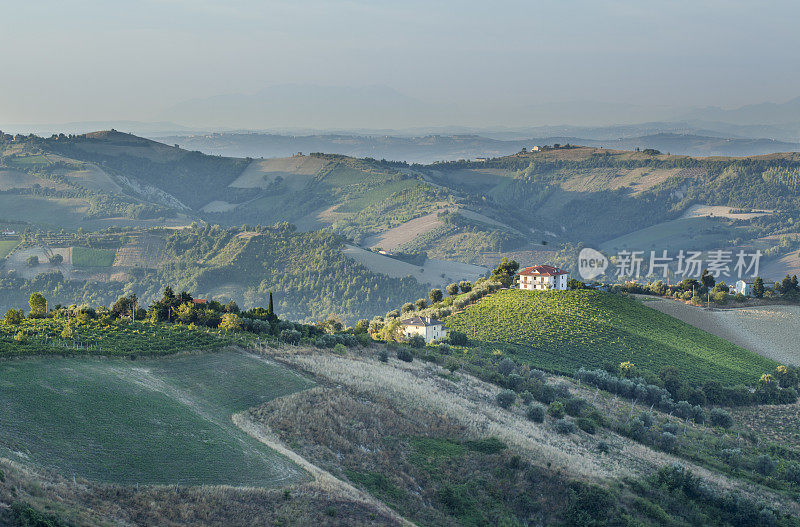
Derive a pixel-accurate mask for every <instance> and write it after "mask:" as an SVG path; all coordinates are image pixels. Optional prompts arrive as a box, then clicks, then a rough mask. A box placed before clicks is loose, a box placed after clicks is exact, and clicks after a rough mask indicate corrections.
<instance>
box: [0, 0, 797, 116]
mask: <svg viewBox="0 0 800 527" xmlns="http://www.w3.org/2000/svg"><path fill="white" fill-rule="evenodd" d="M798 20H800V2H797V1H792V0H787V1H764V2H752V1H749V2H744V1H735V0H734V1H702V0H687V1H683V0H680V1H678V0H676V1H658V2H656V1H646V2H643V1H642V0H625V1H601V0H553V1H543V2H534V1H497V0H495V1H486V0H481V1H472V0H466V1H460V2H455V1H436V0H425V1H422V0H419V1H418V0H393V1H389V0H363V1H362V0H350V1H322V0H308V1H304V0H291V1H248V0H227V1H224V2H223V1H220V2H212V1H207V0H142V1H132V0H131V1H125V0H114V1H108V0H104V1H93V0H73V1H71V2H64V1H61V0H28V1H13V2H12V1H5V0H3V1H0V46H1V47H2V52H0V123H25V122H28V123H36V122H63V121H77V120H111V119H134V120H157V119H160V118H161V117H163V115H164V113H163V112H164V109H165V108H168V107H170V106H171V105H173V104H176V103H179V102H181V101H185V100H187V99H194V98H204V97H209V96H214V95H219V94H229V93H245V94H247V93H254V92H256V91H258V90H259V89H261V88H264V87H266V86H271V85H280V84H287V83H299V84H317V85H332V86H365V85H385V86H389V87H391V88H394V89H396V90H398V91H399V92H401V93H403V94H405V95H408V96H410V97H413V98H416V99H420V100H422V101H425V102H434V103H435V102H444V101H447V102H452V101H460V102H462V103H465V104H466V103H469V104H474V105H476V106H477V107H481V108H483V107H486V108H487V109H490V108H491V106H492V105H516V104H533V103H547V102H565V101H604V102H614V103H636V104H644V105H665V106H692V105H719V106H726V107H730V106H738V105H742V104H748V103H757V102H763V101H775V102H783V101H785V100H788V99H791V98H793V97H796V96H798V95H800V53H798V49H800V36H799V35H800V31H798V26H797V24H798ZM487 111H488V110H487ZM215 124H221V123H215ZM297 124H298V125H303V124H304V123H297ZM386 125H387V126H391V123H387V124H386Z"/></svg>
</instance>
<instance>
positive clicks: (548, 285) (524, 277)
mask: <svg viewBox="0 0 800 527" xmlns="http://www.w3.org/2000/svg"><path fill="white" fill-rule="evenodd" d="M567 282H569V273H568V272H567V271H564V270H562V269H559V268H558V267H553V266H550V265H534V266H533V267H526V268H525V269H523V270H522V271H520V272H519V288H520V289H526V290H529V291H533V290H539V291H543V290H544V291H547V290H550V289H556V290H559V291H564V290H566V289H567Z"/></svg>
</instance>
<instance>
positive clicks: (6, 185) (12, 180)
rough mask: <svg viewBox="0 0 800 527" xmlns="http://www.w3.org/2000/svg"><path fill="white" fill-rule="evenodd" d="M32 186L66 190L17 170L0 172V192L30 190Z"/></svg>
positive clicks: (63, 186)
mask: <svg viewBox="0 0 800 527" xmlns="http://www.w3.org/2000/svg"><path fill="white" fill-rule="evenodd" d="M34 184H38V185H40V186H42V187H45V188H53V189H57V190H64V189H65V188H67V186H66V185H64V184H62V183H57V182H55V181H50V180H49V179H45V178H40V177H37V176H32V175H30V174H26V173H25V172H20V171H19V170H14V169H9V170H0V190H9V189H12V188H31V187H32V186H33V185H34Z"/></svg>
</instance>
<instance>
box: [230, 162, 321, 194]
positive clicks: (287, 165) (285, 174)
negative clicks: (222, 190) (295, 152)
mask: <svg viewBox="0 0 800 527" xmlns="http://www.w3.org/2000/svg"><path fill="white" fill-rule="evenodd" d="M323 166H325V161H324V160H322V159H318V158H316V157H310V156H299V157H285V158H279V159H257V160H254V161H253V162H252V163H250V165H249V166H248V167H247V168H246V169H245V170H244V172H242V175H240V176H239V177H238V178H236V180H235V181H234V182H233V183H231V184H230V185H229V186H231V187H237V188H264V187H266V186H267V185H269V184H270V183H272V182H273V181H275V178H277V177H278V176H281V177H282V178H283V180H284V182H285V183H286V185H287V186H288V187H289V188H290V189H291V190H300V189H302V188H303V187H305V185H306V184H307V183H308V182H309V181H311V179H312V178H313V177H314V174H316V173H317V172H319V170H320V169H321V168H322V167H323Z"/></svg>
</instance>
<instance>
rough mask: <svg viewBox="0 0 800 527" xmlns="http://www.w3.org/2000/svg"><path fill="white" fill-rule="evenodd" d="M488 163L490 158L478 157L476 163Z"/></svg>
mask: <svg viewBox="0 0 800 527" xmlns="http://www.w3.org/2000/svg"><path fill="white" fill-rule="evenodd" d="M487 161H489V158H488V157H476V158H475V162H476V163H486V162H487Z"/></svg>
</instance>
